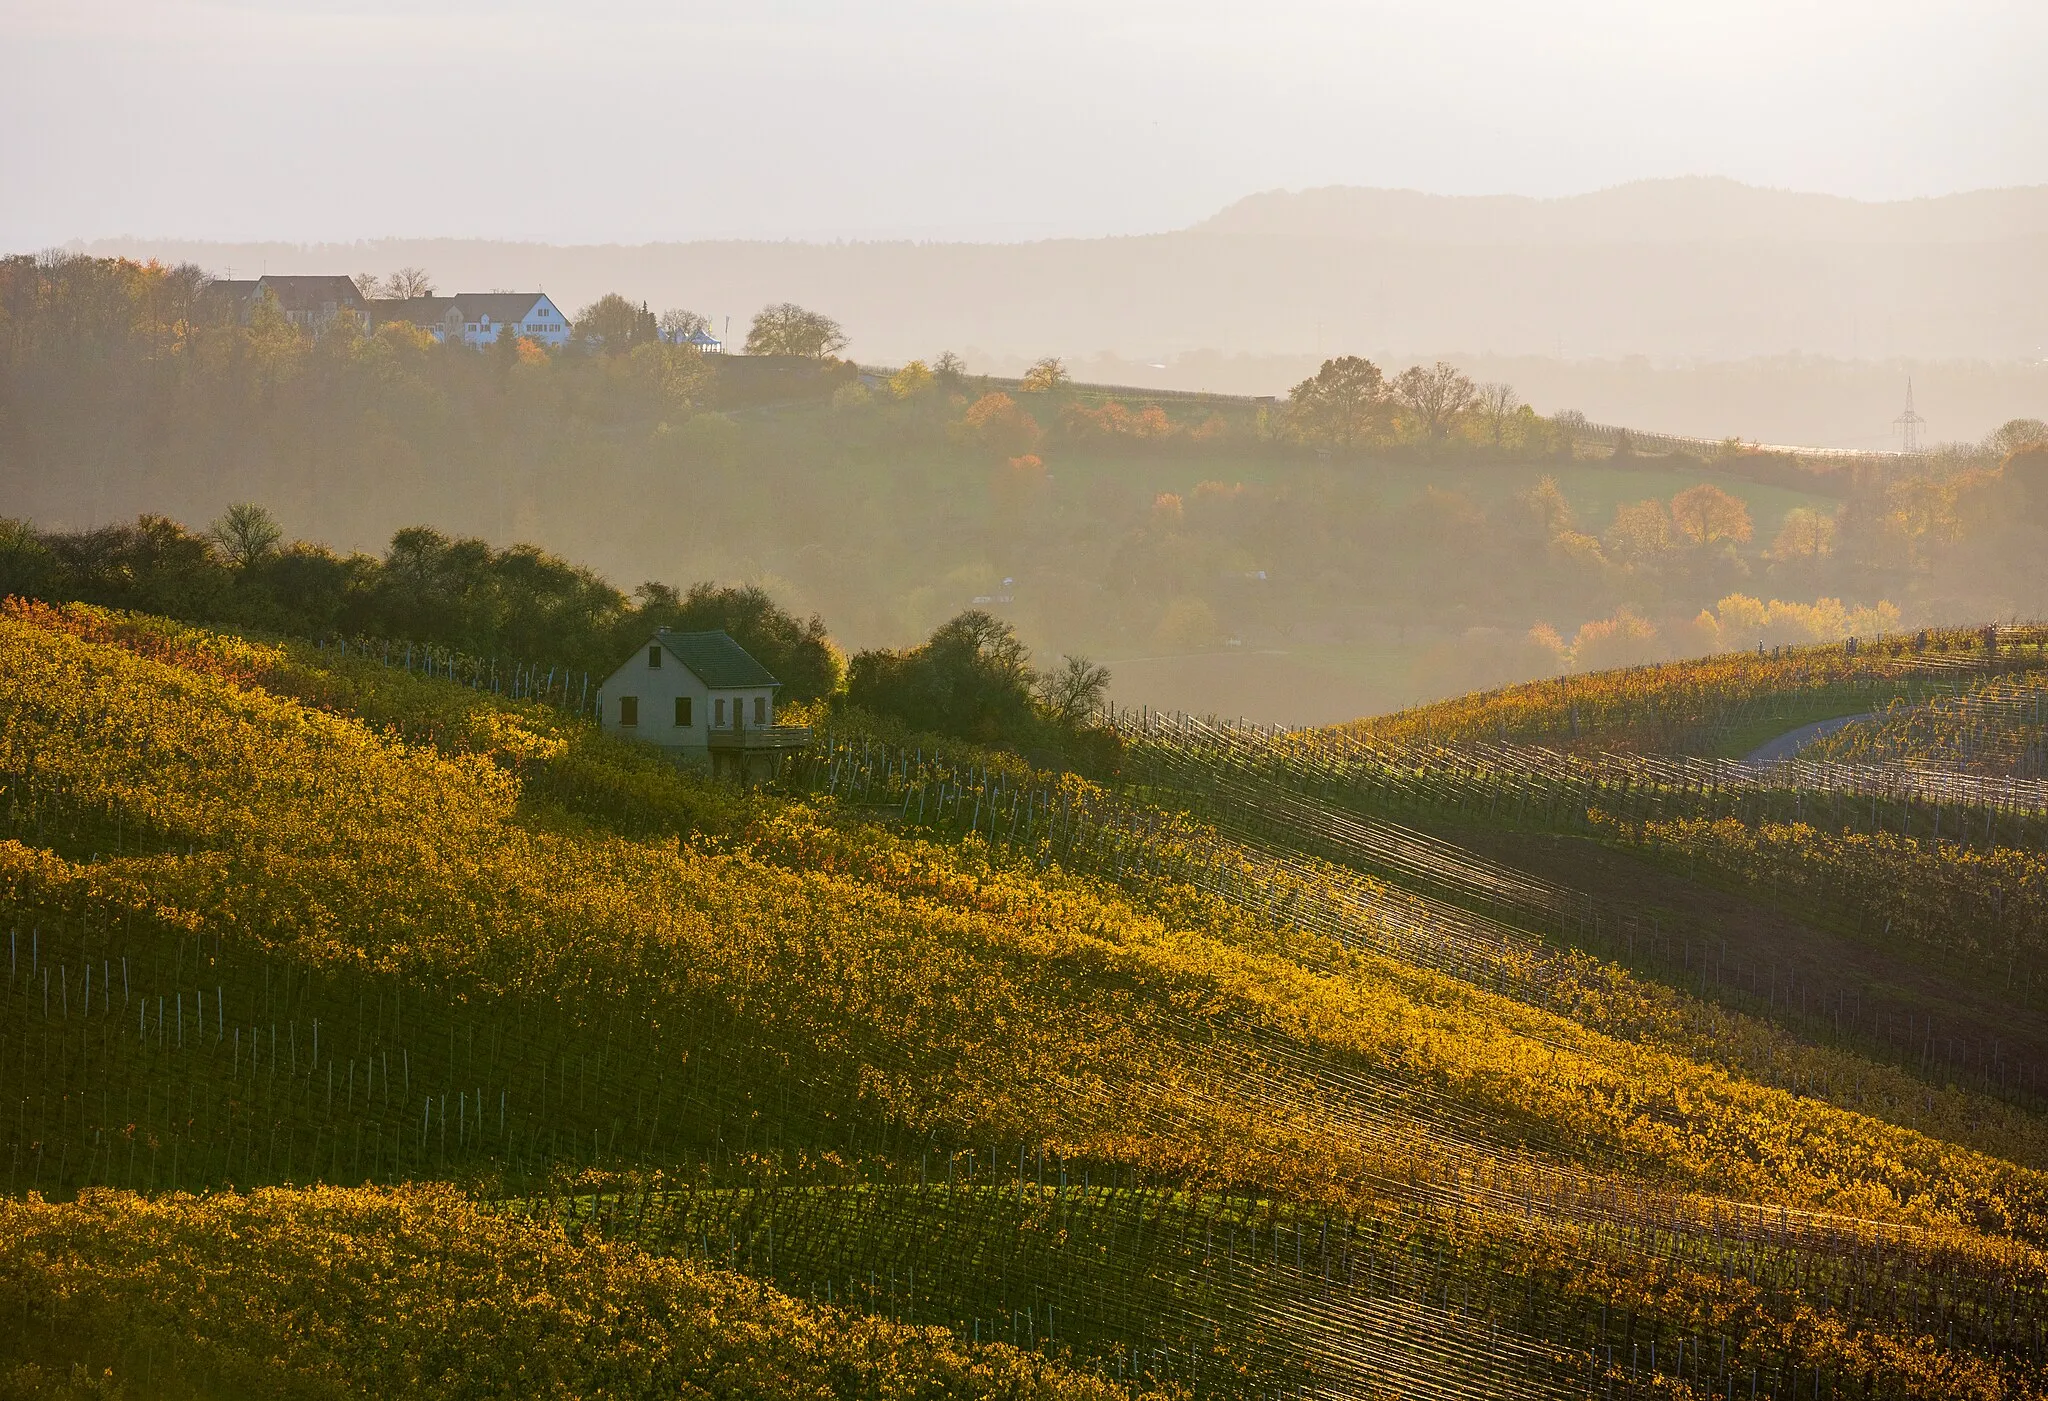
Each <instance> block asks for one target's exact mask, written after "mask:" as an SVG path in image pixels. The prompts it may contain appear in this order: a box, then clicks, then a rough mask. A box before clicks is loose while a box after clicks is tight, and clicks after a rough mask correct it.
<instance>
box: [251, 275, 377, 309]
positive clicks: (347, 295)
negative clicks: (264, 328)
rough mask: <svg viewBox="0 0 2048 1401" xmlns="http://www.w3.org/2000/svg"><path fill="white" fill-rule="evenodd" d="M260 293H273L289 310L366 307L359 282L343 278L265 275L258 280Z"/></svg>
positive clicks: (331, 276)
mask: <svg viewBox="0 0 2048 1401" xmlns="http://www.w3.org/2000/svg"><path fill="white" fill-rule="evenodd" d="M256 290H257V292H258V294H259V295H260V294H262V293H263V292H269V293H271V294H273V295H274V296H276V298H277V302H278V305H279V306H281V307H283V308H284V309H285V310H287V311H317V310H319V309H320V308H321V307H323V306H325V305H327V304H328V303H332V304H333V305H335V306H345V307H352V308H361V307H362V306H363V305H364V302H363V294H362V293H361V292H360V291H358V290H357V288H356V284H355V279H354V278H350V277H342V276H339V275H327V276H311V277H283V276H278V277H273V276H264V277H259V278H257V279H256Z"/></svg>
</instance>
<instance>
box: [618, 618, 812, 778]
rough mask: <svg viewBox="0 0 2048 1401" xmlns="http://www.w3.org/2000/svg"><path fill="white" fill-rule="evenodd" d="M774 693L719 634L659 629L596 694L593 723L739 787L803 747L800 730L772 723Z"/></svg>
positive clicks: (764, 674)
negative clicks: (725, 774)
mask: <svg viewBox="0 0 2048 1401" xmlns="http://www.w3.org/2000/svg"><path fill="white" fill-rule="evenodd" d="M781 688H782V683H781V682H780V681H777V680H776V679H775V678H774V676H772V675H771V674H770V673H769V671H768V668H767V667H765V666H762V665H761V663H759V662H758V661H756V660H754V658H753V657H752V656H751V655H750V654H749V653H748V652H747V651H746V649H745V648H743V647H741V646H740V645H739V643H737V642H735V641H733V640H732V638H730V637H728V636H727V635H726V634H724V633H722V632H670V631H669V630H668V629H666V628H663V629H662V630H661V631H659V632H657V633H655V634H654V636H653V637H651V638H649V639H648V642H647V645H646V646H645V647H642V648H641V649H639V650H638V651H636V652H635V653H634V654H633V655H632V656H631V657H628V658H627V659H626V661H625V663H624V664H623V665H621V666H620V667H619V669H618V670H617V671H614V672H613V673H612V674H611V675H610V676H608V677H606V678H605V680H604V684H603V685H601V686H599V687H598V690H597V704H598V716H599V724H600V726H601V727H602V728H603V730H604V732H605V733H606V734H608V735H616V736H618V737H620V738H622V739H638V740H643V741H645V742H647V743H649V744H655V745H659V746H660V747H661V748H663V749H665V750H667V751H668V752H669V753H671V754H673V755H674V756H675V757H676V758H678V759H682V760H684V761H685V762H688V763H693V764H709V765H710V766H711V768H712V770H713V771H714V772H718V771H721V770H727V771H731V772H734V773H736V774H738V776H739V777H740V778H741V779H742V780H744V779H746V778H747V777H749V776H751V774H753V773H760V772H766V771H769V770H772V769H773V767H774V764H775V761H776V760H778V759H780V758H781V757H782V756H783V755H784V754H786V753H789V752H791V751H793V750H799V749H802V748H803V747H804V746H805V745H806V744H808V743H809V742H810V738H811V732H810V731H809V730H808V729H805V728H803V727H802V726H797V725H778V724H776V723H775V693H776V692H777V691H778V690H780V689H781Z"/></svg>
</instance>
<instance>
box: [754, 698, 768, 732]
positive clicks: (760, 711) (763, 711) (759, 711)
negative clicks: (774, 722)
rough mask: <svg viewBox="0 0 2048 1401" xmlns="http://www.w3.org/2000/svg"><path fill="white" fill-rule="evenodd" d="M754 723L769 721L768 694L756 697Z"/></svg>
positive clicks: (761, 723) (762, 723)
mask: <svg viewBox="0 0 2048 1401" xmlns="http://www.w3.org/2000/svg"><path fill="white" fill-rule="evenodd" d="M754 723H755V724H756V725H765V724H767V723H768V697H766V696H755V697H754Z"/></svg>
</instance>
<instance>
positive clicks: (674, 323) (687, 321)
mask: <svg viewBox="0 0 2048 1401" xmlns="http://www.w3.org/2000/svg"><path fill="white" fill-rule="evenodd" d="M710 329H711V318H710V317H708V316H704V315H702V314H700V313H698V312H694V311H685V310H684V309H683V308H682V307H679V306H672V307H670V308H669V309H668V310H667V311H664V312H663V313H662V314H661V333H662V335H663V336H665V337H667V338H668V339H669V340H672V341H685V340H688V339H689V338H690V337H691V336H694V335H698V334H700V333H702V332H706V331H709V330H710Z"/></svg>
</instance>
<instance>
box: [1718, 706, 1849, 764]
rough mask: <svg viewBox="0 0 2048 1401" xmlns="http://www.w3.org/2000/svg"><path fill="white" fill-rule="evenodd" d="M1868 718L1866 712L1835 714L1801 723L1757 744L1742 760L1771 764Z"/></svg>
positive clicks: (1747, 762)
mask: <svg viewBox="0 0 2048 1401" xmlns="http://www.w3.org/2000/svg"><path fill="white" fill-rule="evenodd" d="M1869 718H1870V715H1869V713H1868V712H1866V713H1864V714H1862V715H1837V716H1836V717H1835V718H1834V719H1832V720H1816V721H1814V722H1813V723H1812V724H1811V725H1801V726H1800V727H1799V728H1798V729H1796V730H1788V731H1786V732H1785V733H1784V734H1782V735H1779V736H1778V737H1777V738H1776V739H1774V740H1772V741H1771V742H1770V743H1769V744H1764V745H1759V746H1758V747H1757V748H1755V749H1752V750H1750V751H1749V753H1748V754H1746V755H1744V756H1743V762H1744V763H1746V764H1772V763H1776V762H1777V761H1778V760H1780V759H1790V758H1791V757H1793V756H1794V755H1795V754H1797V753H1798V752H1799V751H1800V750H1802V749H1804V748H1806V746H1807V745H1809V744H1812V743H1813V742H1814V741H1815V740H1817V739H1826V738H1827V737H1828V736H1829V735H1831V734H1833V733H1835V732H1836V731H1837V730H1840V729H1842V728H1844V727H1845V726H1848V725H1853V724H1855V723H1856V722H1857V721H1858V720H1868V719H1869Z"/></svg>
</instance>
